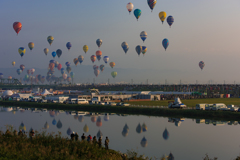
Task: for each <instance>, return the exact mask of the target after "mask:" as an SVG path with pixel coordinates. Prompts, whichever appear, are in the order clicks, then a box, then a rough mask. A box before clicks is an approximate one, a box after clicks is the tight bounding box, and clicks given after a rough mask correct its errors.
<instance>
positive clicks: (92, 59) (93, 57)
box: [90, 55, 96, 63]
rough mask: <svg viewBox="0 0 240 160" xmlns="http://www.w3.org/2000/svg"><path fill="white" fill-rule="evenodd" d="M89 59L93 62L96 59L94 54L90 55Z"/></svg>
mask: <svg viewBox="0 0 240 160" xmlns="http://www.w3.org/2000/svg"><path fill="white" fill-rule="evenodd" d="M90 59H91V61H92V62H93V63H94V62H95V61H96V56H95V55H92V56H91V57H90Z"/></svg>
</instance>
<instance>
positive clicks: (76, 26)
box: [0, 0, 240, 83]
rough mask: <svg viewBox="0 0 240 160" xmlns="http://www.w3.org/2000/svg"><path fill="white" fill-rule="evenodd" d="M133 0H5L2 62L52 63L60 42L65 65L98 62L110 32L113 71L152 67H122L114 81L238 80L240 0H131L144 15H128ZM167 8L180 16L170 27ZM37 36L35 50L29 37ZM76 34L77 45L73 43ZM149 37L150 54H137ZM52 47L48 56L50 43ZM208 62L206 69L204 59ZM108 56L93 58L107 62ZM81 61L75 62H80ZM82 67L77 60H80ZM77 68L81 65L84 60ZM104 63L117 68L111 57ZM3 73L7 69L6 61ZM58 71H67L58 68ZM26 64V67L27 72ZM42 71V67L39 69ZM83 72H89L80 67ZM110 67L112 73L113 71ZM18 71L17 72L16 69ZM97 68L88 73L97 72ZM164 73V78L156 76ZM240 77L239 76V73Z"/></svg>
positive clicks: (106, 51) (0, 10) (1, 4)
mask: <svg viewBox="0 0 240 160" xmlns="http://www.w3.org/2000/svg"><path fill="white" fill-rule="evenodd" d="M128 2H129V1H126V0H118V1H115V0H114V1H113V0H102V1H99V0H91V1H82V0H72V1H66V0H52V1H47V0H41V1H30V0H22V1H21V2H19V1H18V0H11V1H7V0H2V1H0V20H1V24H0V35H1V36H0V41H1V57H2V58H1V63H0V68H11V67H12V65H11V62H12V61H15V62H16V65H15V68H18V67H19V65H20V64H25V66H26V69H28V68H42V69H45V68H46V73H47V67H48V64H49V60H51V59H53V58H52V55H51V53H52V51H56V50H57V49H61V50H62V51H63V54H62V56H61V57H60V58H57V57H56V58H55V60H57V61H58V62H60V63H61V64H62V65H63V66H64V68H66V66H65V62H67V61H69V62H71V64H72V65H73V59H74V58H77V57H78V56H79V55H83V56H84V61H83V63H82V65H89V67H92V65H93V64H92V62H91V61H90V56H91V55H95V52H96V51H97V50H98V47H97V45H96V39H98V38H100V39H102V40H103V44H102V46H101V48H100V50H101V51H102V53H103V55H102V57H103V56H109V58H110V60H109V62H111V61H113V62H115V63H116V66H115V67H114V69H112V70H113V71H118V70H121V69H140V70H141V69H147V71H152V72H151V74H152V76H151V75H150V76H149V74H146V71H145V70H144V71H143V72H142V74H141V75H135V74H134V73H135V72H132V74H131V75H132V77H129V76H128V75H127V76H126V75H124V72H120V73H119V74H118V75H117V77H116V78H115V81H116V82H117V81H127V82H130V80H131V78H135V77H138V79H139V82H145V81H146V79H147V78H148V79H149V82H151V83H158V82H160V81H161V82H162V83H163V82H164V80H165V79H168V81H169V82H172V83H177V82H179V80H180V79H181V80H182V82H196V80H198V82H200V83H201V82H202V83H203V82H208V81H209V80H213V81H214V82H219V83H223V81H224V80H225V81H226V83H233V81H236V82H238V79H239V75H238V73H239V66H240V63H239V53H240V48H239V44H238V43H239V42H240V36H239V34H240V32H239V28H240V21H238V15H240V1H239V0H228V1H226V0H211V1H209V0H201V1H200V0H198V1H193V0H181V1H176V0H175V1H171V0H170V1H158V2H157V4H156V6H155V8H154V10H153V12H151V10H150V8H149V6H148V5H147V0H132V1H131V2H132V3H133V4H134V9H136V8H139V9H141V10H142V15H141V16H140V18H139V20H138V21H137V20H136V18H135V17H134V15H133V13H131V14H130V15H129V13H128V11H127V9H126V4H127V3H128ZM160 11H165V12H166V13H167V15H172V16H173V17H174V20H175V21H174V23H173V25H172V27H171V28H169V26H168V24H167V22H166V21H165V22H164V24H162V23H161V21H160V19H159V17H158V13H159V12H160ZM15 21H19V22H21V23H22V25H23V27H22V30H21V31H20V33H19V34H18V36H17V35H16V33H15V31H14V30H13V27H12V25H13V23H14V22H15ZM142 31H146V32H147V34H148V37H147V39H146V40H145V42H144V43H143V42H142V40H141V39H140V33H141V32H142ZM49 35H52V36H53V37H54V41H53V43H52V45H51V46H50V45H49V44H48V42H47V37H48V36H49ZM164 38H167V39H168V40H169V42H170V44H169V47H168V48H167V51H165V50H164V48H163V47H162V40H163V39H164ZM123 41H126V42H127V43H128V44H129V51H128V52H127V54H125V53H124V52H123V50H122V48H121V43H122V42H123ZM29 42H34V43H35V47H34V49H33V50H32V51H30V50H29V48H28V43H29ZM67 42H71V43H72V48H71V50H70V51H68V50H67V48H66V43H67ZM85 44H86V45H88V46H89V50H88V52H87V54H85V53H84V52H83V50H82V47H83V45H85ZM137 45H145V46H147V48H148V50H147V53H146V54H145V56H143V55H141V56H140V57H138V55H137V53H136V51H135V47H136V46H137ZM19 47H25V48H26V53H25V55H24V56H23V57H22V58H21V57H20V55H19V53H18V48H19ZM46 47H47V48H49V53H48V55H47V56H46V55H45V54H44V52H43V49H44V48H46ZM199 61H204V62H205V67H204V69H203V70H202V71H201V70H200V68H199V66H198V63H199ZM103 63H104V62H103V61H102V60H101V61H100V62H98V61H97V60H96V62H95V63H94V64H96V65H101V64H103ZM73 67H74V66H72V68H73ZM74 68H76V67H74ZM77 68H78V69H79V70H81V66H80V65H78V66H77ZM105 68H110V66H109V65H105ZM73 71H75V74H76V77H78V78H79V79H78V81H79V82H83V81H81V78H80V77H79V75H78V70H76V69H75V70H73ZM0 72H2V73H3V74H4V75H8V73H4V69H1V70H0ZM108 72H109V73H105V74H102V75H101V73H100V75H99V76H98V77H97V78H96V79H99V80H100V81H103V82H104V81H105V82H107V78H111V75H110V74H111V70H110V69H109V71H108ZM55 73H56V76H60V75H61V74H60V72H59V71H57V69H55ZM25 74H26V71H24V72H23V73H22V75H25ZM36 74H38V73H37V69H36V72H35V75H36ZM81 74H82V75H81V76H84V73H81ZM106 75H109V77H106ZM12 76H17V74H16V72H15V75H12ZM94 77H95V76H94V74H93V70H92V74H91V76H89V77H85V78H90V79H92V78H94ZM153 77H154V78H153ZM156 77H157V78H156ZM239 82H240V80H239Z"/></svg>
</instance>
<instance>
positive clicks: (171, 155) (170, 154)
mask: <svg viewBox="0 0 240 160" xmlns="http://www.w3.org/2000/svg"><path fill="white" fill-rule="evenodd" d="M168 160H174V156H173V154H172V153H171V152H170V153H169V155H168Z"/></svg>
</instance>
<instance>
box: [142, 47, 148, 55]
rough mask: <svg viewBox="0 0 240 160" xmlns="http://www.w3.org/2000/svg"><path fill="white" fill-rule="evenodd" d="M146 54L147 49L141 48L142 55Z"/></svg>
mask: <svg viewBox="0 0 240 160" xmlns="http://www.w3.org/2000/svg"><path fill="white" fill-rule="evenodd" d="M146 52H147V47H146V46H142V54H143V55H145V53H146Z"/></svg>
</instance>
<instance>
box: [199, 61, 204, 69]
mask: <svg viewBox="0 0 240 160" xmlns="http://www.w3.org/2000/svg"><path fill="white" fill-rule="evenodd" d="M198 65H199V67H200V68H201V70H202V69H203V68H204V66H205V63H204V62H203V61H200V62H199V64H198Z"/></svg>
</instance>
